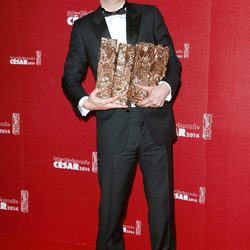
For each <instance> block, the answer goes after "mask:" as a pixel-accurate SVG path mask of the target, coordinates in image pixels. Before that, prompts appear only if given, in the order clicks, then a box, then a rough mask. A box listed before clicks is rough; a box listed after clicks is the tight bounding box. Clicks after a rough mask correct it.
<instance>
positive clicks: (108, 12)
mask: <svg viewBox="0 0 250 250" xmlns="http://www.w3.org/2000/svg"><path fill="white" fill-rule="evenodd" d="M102 14H103V15H104V17H107V16H114V15H123V14H126V4H124V5H123V7H122V8H120V9H119V10H117V11H113V12H112V11H107V10H105V9H104V8H102Z"/></svg>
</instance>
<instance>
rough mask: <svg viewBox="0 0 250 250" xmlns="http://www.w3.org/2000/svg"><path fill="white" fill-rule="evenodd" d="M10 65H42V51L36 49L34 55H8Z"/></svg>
mask: <svg viewBox="0 0 250 250" xmlns="http://www.w3.org/2000/svg"><path fill="white" fill-rule="evenodd" d="M10 64H11V65H25V66H26V65H28V66H34V65H37V66H41V65H42V51H41V50H37V51H36V54H35V55H34V56H29V57H25V56H10Z"/></svg>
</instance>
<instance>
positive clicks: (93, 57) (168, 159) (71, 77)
mask: <svg viewBox="0 0 250 250" xmlns="http://www.w3.org/2000/svg"><path fill="white" fill-rule="evenodd" d="M102 37H107V38H113V39H117V40H118V42H123V43H128V44H133V45H135V44H136V43H138V42H141V41H143V42H150V43H153V44H155V45H156V44H162V45H163V46H168V47H169V48H170V57H169V62H168V65H167V73H166V76H165V77H164V78H163V79H162V81H161V82H160V83H159V85H157V86H155V87H142V88H144V89H145V90H147V91H148V93H149V96H148V98H147V99H145V100H144V101H141V102H140V103H138V104H137V105H136V106H135V105H132V106H130V107H127V106H124V105H121V104H116V103H114V101H115V100H116V99H117V98H118V97H112V98H108V99H101V98H99V97H98V96H97V94H98V92H99V89H97V88H95V89H94V90H93V91H92V92H91V93H90V94H88V93H86V91H85V90H84V88H83V87H82V82H83V81H84V78H85V75H86V70H87V67H88V66H89V67H90V68H91V70H92V72H93V75H94V77H95V79H96V77H97V65H98V52H99V48H100V43H101V38H102ZM180 71H181V65H180V63H179V60H178V58H177V57H176V54H175V50H174V47H173V43H172V39H171V37H170V35H169V32H168V30H167V28H166V26H165V23H164V20H163V18H162V16H161V14H160V12H159V10H158V9H157V8H156V7H155V6H150V5H142V4H133V3H128V2H125V0H100V6H99V7H98V8H97V10H95V11H94V12H92V13H90V14H88V15H86V16H84V17H83V18H81V19H79V20H77V21H76V22H75V23H74V25H73V29H72V33H71V40H70V46H69V51H68V55H67V58H66V62H65V68H64V74H63V78H62V87H63V90H64V93H65V95H66V96H67V98H68V99H69V100H70V102H71V104H72V106H73V108H74V110H75V111H76V113H77V115H79V116H83V117H86V116H87V114H88V113H89V112H92V111H95V114H96V123H97V151H98V178H99V184H100V189H101V198H100V206H99V228H98V236H97V242H96V249H97V250H111V249H112V250H123V249H124V238H123V227H122V223H123V219H124V216H125V213H126V207H127V202H128V197H129V193H130V190H131V187H132V183H133V178H134V173H135V167H136V163H137V161H138V162H139V165H140V168H141V171H142V175H143V182H144V190H145V195H146V199H147V203H148V220H149V228H150V238H151V248H152V249H153V250H170V249H171V250H173V249H175V226H174V211H173V183H172V178H173V177H172V142H173V140H174V139H175V138H176V133H175V124H174V118H173V112H172V105H171V100H172V99H173V97H174V96H175V94H176V92H177V89H178V87H179V82H180Z"/></svg>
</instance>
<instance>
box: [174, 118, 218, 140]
mask: <svg viewBox="0 0 250 250" xmlns="http://www.w3.org/2000/svg"><path fill="white" fill-rule="evenodd" d="M212 118H213V116H212V114H208V113H205V114H203V119H202V124H201V125H198V124H196V123H193V124H186V123H182V122H177V123H176V132H177V135H178V136H179V137H185V138H190V139H201V138H202V139H203V140H211V139H212V122H213V120H212Z"/></svg>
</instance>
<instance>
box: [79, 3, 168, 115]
mask: <svg viewBox="0 0 250 250" xmlns="http://www.w3.org/2000/svg"><path fill="white" fill-rule="evenodd" d="M122 6H123V5H122ZM122 6H120V7H119V8H118V9H120V8H121V7H122ZM105 20H106V24H107V26H108V30H109V34H110V36H111V38H112V39H117V40H118V43H127V32H126V31H127V29H126V14H123V15H111V16H108V17H105ZM159 84H167V86H168V87H169V89H170V93H169V95H168V96H167V98H166V101H171V99H172V94H171V87H170V85H169V84H168V83H167V82H165V81H160V82H159ZM88 98H89V97H88V96H84V97H83V98H81V99H80V101H79V103H78V109H79V111H80V112H81V114H82V116H86V115H87V114H88V113H89V110H88V109H85V108H84V107H83V103H84V102H85V101H86V100H87V99H88Z"/></svg>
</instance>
